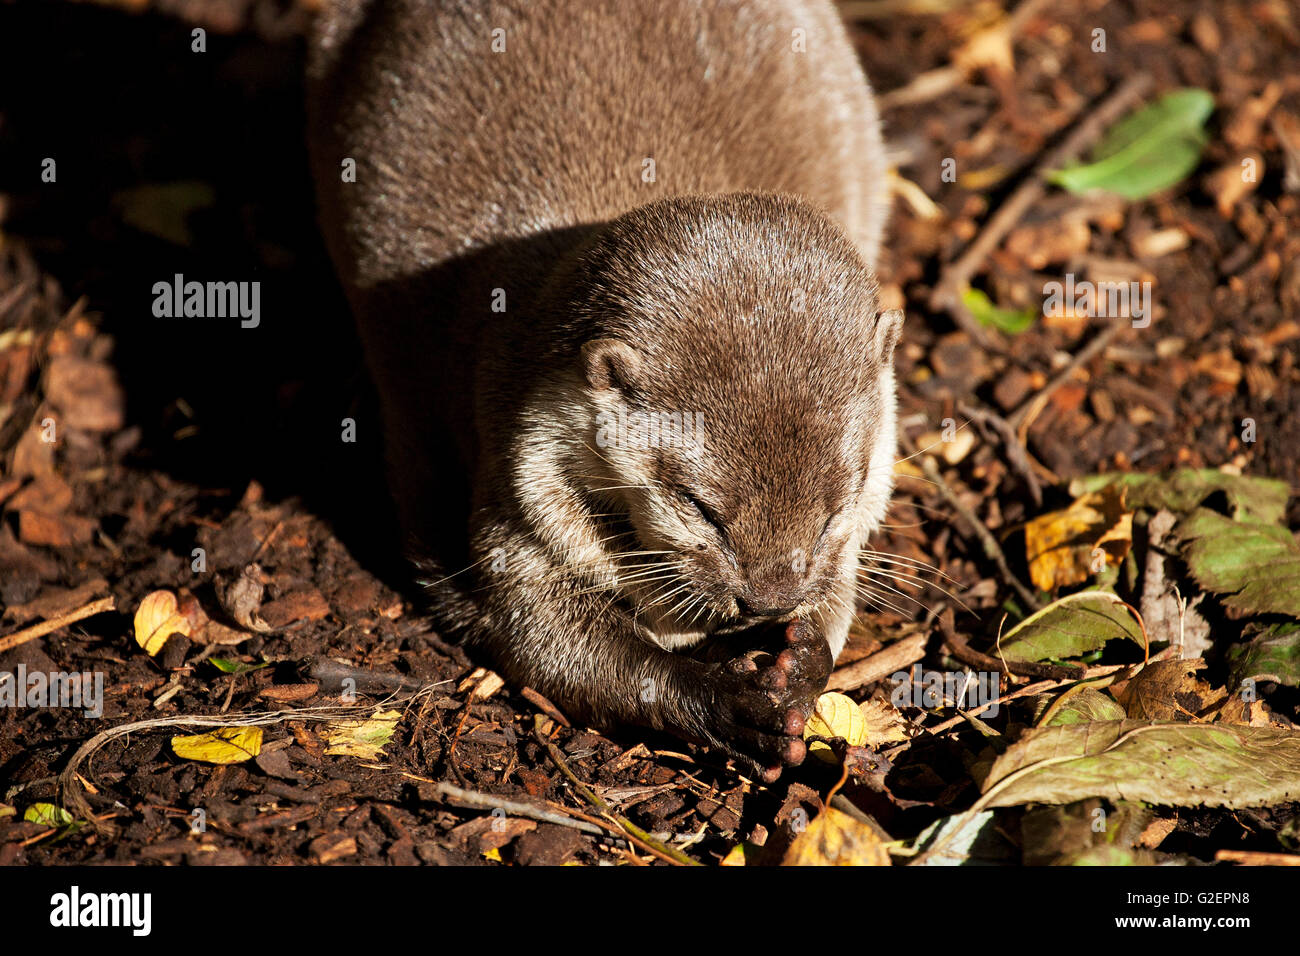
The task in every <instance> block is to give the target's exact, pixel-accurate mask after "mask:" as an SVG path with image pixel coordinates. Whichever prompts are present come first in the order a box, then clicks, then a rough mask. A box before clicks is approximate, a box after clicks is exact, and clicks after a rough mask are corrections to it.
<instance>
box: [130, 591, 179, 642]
mask: <svg viewBox="0 0 1300 956" xmlns="http://www.w3.org/2000/svg"><path fill="white" fill-rule="evenodd" d="M189 633H190V622H189V620H188V619H187V618H186V617H185V615H183V614H181V613H180V612H179V611H178V609H177V603H176V595H175V594H172V592H171V591H154V592H153V593H152V594H147V595H145V598H144V600H143V601H141V602H140V606H139V607H138V608H137V609H136V612H135V642H136V643H137V644H139V645H140V646H141V647H143V648H144V649H145V653H147V654H148V655H149V656H150V657H152V656H153V655H155V654H157V653H158V652H159V651H161V650H162V649H163V645H164V644H166V643H167V638H169V637H171V636H172V635H173V634H184V635H186V636H188V635H189Z"/></svg>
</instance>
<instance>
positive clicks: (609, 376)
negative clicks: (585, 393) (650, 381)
mask: <svg viewBox="0 0 1300 956" xmlns="http://www.w3.org/2000/svg"><path fill="white" fill-rule="evenodd" d="M581 356H582V371H583V374H584V375H585V376H586V379H587V384H588V385H590V386H591V387H592V388H594V389H596V390H597V391H603V390H605V389H611V388H612V389H617V390H618V391H621V392H627V391H630V390H632V389H634V388H635V387H636V384H637V383H638V382H639V381H640V379H641V354H640V353H639V352H637V350H636V349H634V348H632V346H630V345H628V344H627V343H626V342H624V341H623V340H622V339H592V340H591V341H590V342H584V343H583V346H582V351H581Z"/></svg>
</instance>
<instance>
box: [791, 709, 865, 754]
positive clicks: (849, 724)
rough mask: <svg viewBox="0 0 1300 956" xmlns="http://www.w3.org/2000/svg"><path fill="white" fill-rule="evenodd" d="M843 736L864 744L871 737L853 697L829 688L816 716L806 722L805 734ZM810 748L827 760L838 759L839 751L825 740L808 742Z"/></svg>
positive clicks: (811, 752)
mask: <svg viewBox="0 0 1300 956" xmlns="http://www.w3.org/2000/svg"><path fill="white" fill-rule="evenodd" d="M814 735H815V736H818V737H843V738H844V739H845V740H846V741H848V743H849V746H850V747H861V746H862V745H863V744H864V743H866V741H867V722H866V720H865V719H863V716H862V711H860V710H859V709H858V705H857V704H855V703H854V702H853V698H851V697H848V696H846V695H844V694H839V693H836V692H835V691H828V692H827V693H825V694H822V695H821V696H820V697H818V698H817V704H816V706H814V707H813V712H812V716H811V717H809V718H808V723H807V724H805V725H804V728H803V736H804V739H805V740H807V739H808V738H809V737H812V736H814ZM808 752H809V753H810V754H812V755H813V756H814V757H816V758H817V759H819V760H824V761H825V762H827V763H834V762H835V759H836V758H835V751H833V750H831V748H830V747H828V746H827V745H826V744H824V743H820V742H816V743H811V744H809V745H808Z"/></svg>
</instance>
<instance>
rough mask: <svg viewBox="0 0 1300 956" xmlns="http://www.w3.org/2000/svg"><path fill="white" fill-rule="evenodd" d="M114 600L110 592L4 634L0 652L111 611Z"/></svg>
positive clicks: (114, 604)
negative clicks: (64, 611)
mask: <svg viewBox="0 0 1300 956" xmlns="http://www.w3.org/2000/svg"><path fill="white" fill-rule="evenodd" d="M116 606H117V605H116V602H115V600H114V599H113V596H112V595H111V594H110V595H109V596H108V597H105V598H100V599H99V600H97V601H91V602H90V603H89V604H86V605H84V606H82V607H79V608H77V609H76V610H75V611H69V612H68V613H67V614H60V615H59V616H58V617H52V618H50V619H49V620H48V621H42V622H41V623H40V624H33V625H32V626H31V627H28V628H24V629H23V630H21V631H15V632H14V633H13V634H6V635H5V636H4V637H0V654H3V653H4V652H5V651H8V650H12V649H13V648H15V647H17V646H19V645H20V644H26V643H27V642H28V641H34V640H36V638H38V637H44V636H45V635H46V634H49V633H50V632H51V631H57V630H58V629H59V628H61V627H67V626H68V625H69V624H76V623H77V622H78V621H81V620H84V619H85V618H88V617H94V616H95V615H96V614H102V613H104V612H105V611H111V610H113V609H114V608H115V607H116Z"/></svg>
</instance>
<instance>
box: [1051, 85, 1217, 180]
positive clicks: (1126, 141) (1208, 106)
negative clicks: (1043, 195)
mask: <svg viewBox="0 0 1300 956" xmlns="http://www.w3.org/2000/svg"><path fill="white" fill-rule="evenodd" d="M1213 112H1214V96H1213V95H1212V94H1211V93H1209V92H1208V91H1207V90H1201V89H1183V90H1175V91H1173V92H1172V93H1166V94H1165V95H1164V96H1162V97H1161V98H1160V99H1158V100H1156V102H1154V103H1152V104H1151V105H1150V106H1147V107H1144V108H1143V109H1140V110H1138V111H1136V112H1134V113H1130V114H1129V115H1128V116H1126V117H1125V118H1124V119H1122V120H1120V121H1119V122H1118V123H1116V124H1115V125H1114V126H1112V127H1111V128H1110V129H1109V130H1108V131H1107V132H1106V135H1105V136H1104V137H1103V138H1102V141H1101V142H1100V143H1099V144H1098V145H1097V148H1096V149H1095V150H1093V153H1092V160H1093V161H1092V162H1091V163H1087V164H1075V165H1073V166H1070V167H1068V168H1067V169H1061V170H1057V171H1055V172H1052V173H1049V174H1048V176H1047V178H1048V180H1049V181H1051V182H1053V183H1055V184H1056V185H1058V186H1061V187H1062V188H1064V189H1066V190H1068V191H1069V192H1072V193H1082V192H1088V191H1090V190H1093V189H1101V190H1105V191H1107V192H1112V193H1117V194H1118V195H1120V196H1123V197H1124V198H1126V199H1144V198H1146V197H1147V196H1150V195H1153V194H1154V193H1158V192H1160V191H1161V190H1163V189H1168V188H1169V187H1170V186H1173V185H1175V184H1177V183H1179V182H1181V181H1182V180H1183V179H1184V178H1185V177H1186V176H1187V175H1188V173H1190V172H1191V171H1192V170H1194V169H1195V168H1196V165H1197V163H1199V162H1200V159H1201V150H1202V149H1203V148H1204V147H1205V141H1206V132H1205V121H1206V120H1207V119H1209V118H1210V114H1211V113H1213Z"/></svg>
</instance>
